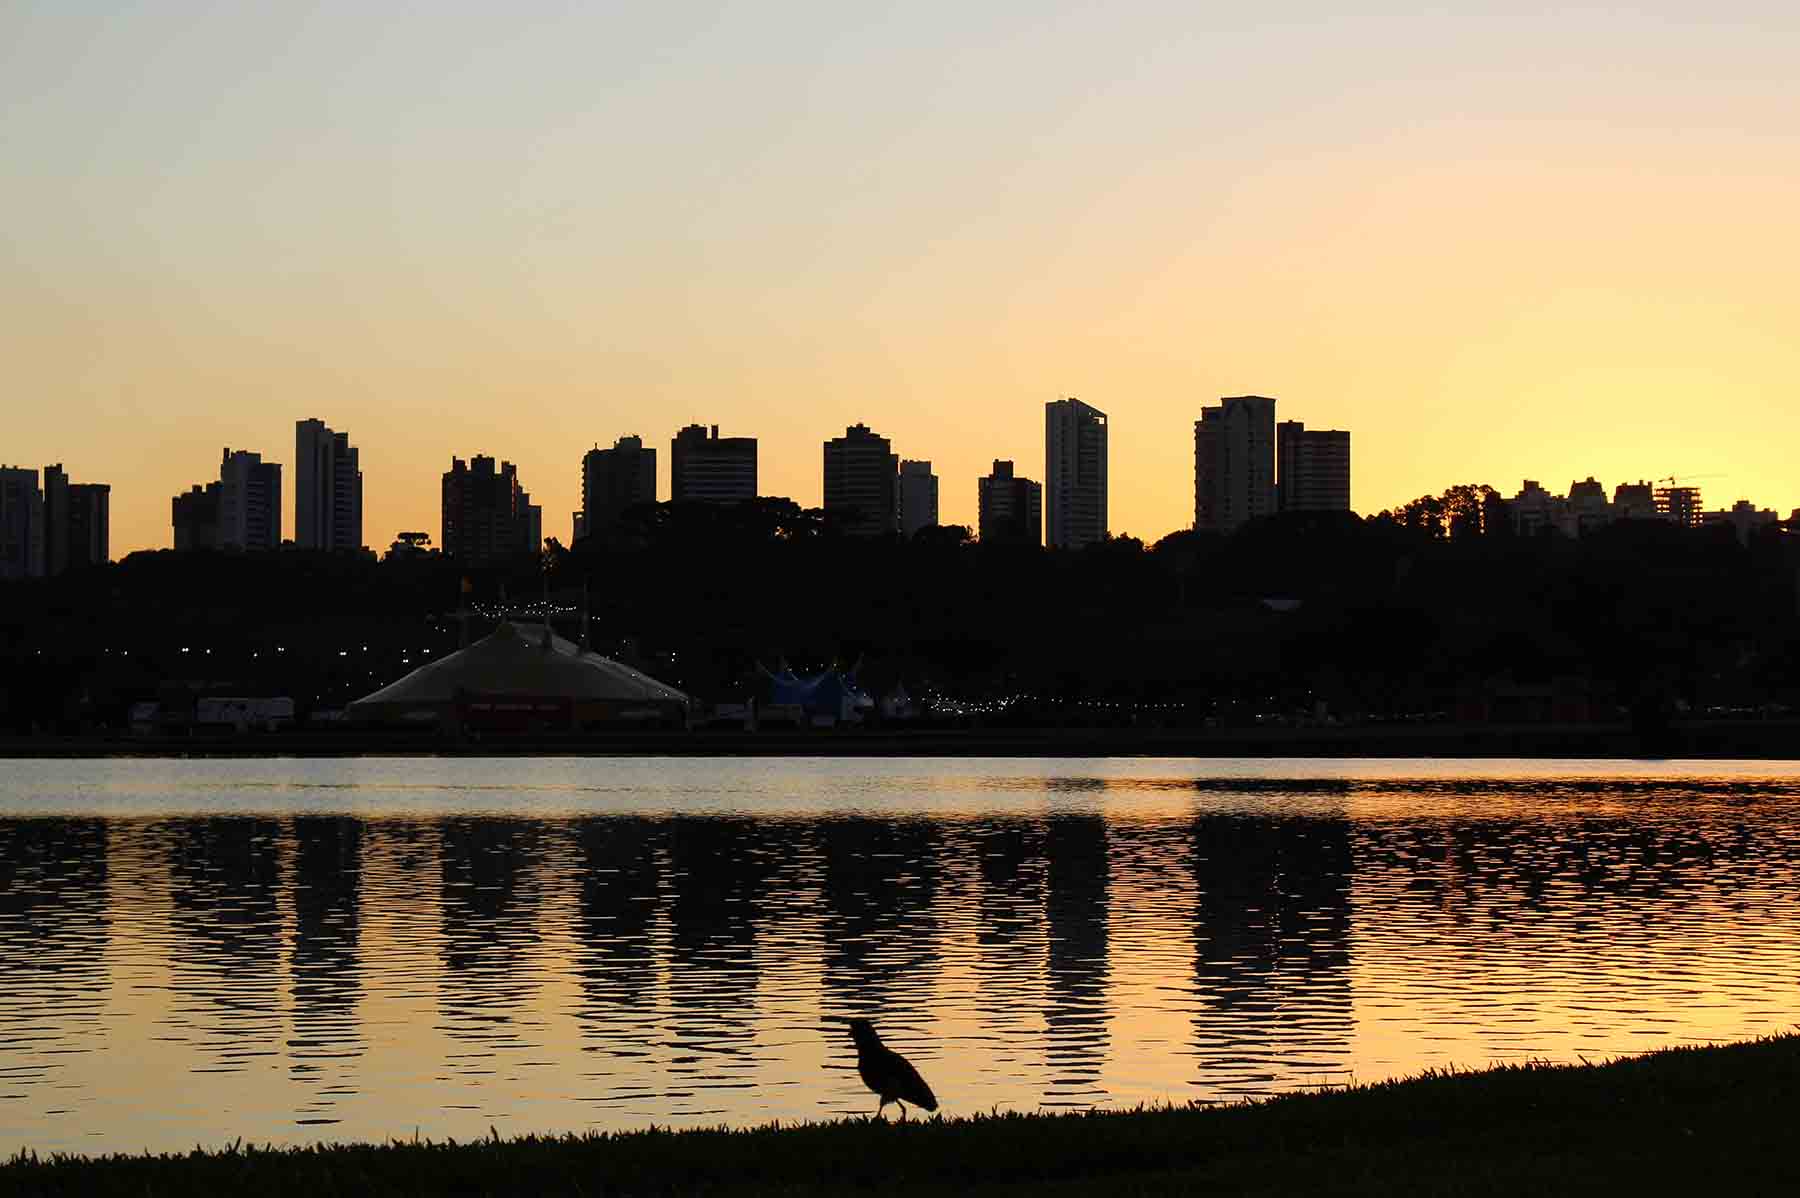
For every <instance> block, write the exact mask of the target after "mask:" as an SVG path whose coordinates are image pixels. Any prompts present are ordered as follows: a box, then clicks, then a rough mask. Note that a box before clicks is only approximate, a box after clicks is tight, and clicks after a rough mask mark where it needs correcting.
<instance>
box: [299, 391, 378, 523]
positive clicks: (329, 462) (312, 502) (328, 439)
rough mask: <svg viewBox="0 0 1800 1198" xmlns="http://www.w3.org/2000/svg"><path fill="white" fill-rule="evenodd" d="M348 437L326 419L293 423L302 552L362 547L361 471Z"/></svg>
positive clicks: (347, 434) (353, 447) (348, 435)
mask: <svg viewBox="0 0 1800 1198" xmlns="http://www.w3.org/2000/svg"><path fill="white" fill-rule="evenodd" d="M357 459H358V455H357V452H356V446H354V445H352V444H350V434H349V433H336V432H332V431H331V430H330V429H329V428H327V427H325V422H324V421H322V420H300V421H296V422H295V424H294V544H296V545H298V546H300V548H302V549H361V548H362V547H363V526H362V500H363V485H362V484H363V480H362V469H361V466H360V465H359V463H358V460H357Z"/></svg>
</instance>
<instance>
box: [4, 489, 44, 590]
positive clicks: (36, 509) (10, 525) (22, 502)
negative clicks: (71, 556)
mask: <svg viewBox="0 0 1800 1198" xmlns="http://www.w3.org/2000/svg"><path fill="white" fill-rule="evenodd" d="M43 576H44V495H43V492H41V491H39V490H38V472H37V471H36V470H27V469H25V468H23V467H20V466H0V578H42V577H43Z"/></svg>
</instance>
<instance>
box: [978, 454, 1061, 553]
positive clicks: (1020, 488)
mask: <svg viewBox="0 0 1800 1198" xmlns="http://www.w3.org/2000/svg"><path fill="white" fill-rule="evenodd" d="M976 488H977V502H978V507H977V511H978V514H979V523H978V525H977V534H978V535H979V536H980V537H981V540H982V543H983V544H1013V545H1041V544H1043V533H1042V528H1043V522H1044V489H1043V488H1042V487H1041V486H1039V485H1038V484H1037V483H1035V482H1033V481H1032V480H1031V479H1029V478H1016V477H1014V476H1013V464H1012V463H1011V462H1008V461H1002V460H1000V459H998V458H996V459H995V461H994V469H993V473H991V474H989V475H988V476H987V477H986V478H983V479H978V480H976Z"/></svg>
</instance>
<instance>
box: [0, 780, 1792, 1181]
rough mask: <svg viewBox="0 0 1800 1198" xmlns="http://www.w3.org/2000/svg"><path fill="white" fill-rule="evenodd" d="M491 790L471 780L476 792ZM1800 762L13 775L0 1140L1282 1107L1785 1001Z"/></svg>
mask: <svg viewBox="0 0 1800 1198" xmlns="http://www.w3.org/2000/svg"><path fill="white" fill-rule="evenodd" d="M471 795H475V796H479V797H478V798H475V799H471V798H470V796H471ZM1797 831H1800V775H1797V774H1796V773H1795V772H1793V771H1782V770H1780V769H1771V768H1769V767H1763V766H1756V767H1749V766H1724V767H1718V766H1709V767H1706V768H1705V769H1704V770H1701V769H1684V768H1683V767H1679V766H1668V765H1656V766H1647V765H1622V766H1599V765H1594V764H1592V763H1580V764H1577V765H1560V764H1548V763H1486V762H1484V763H1473V764H1467V765H1454V766H1452V765H1441V764H1432V763H1404V764H1401V763H1362V762H1353V763H1344V762H1332V763H1319V762H1268V763H1253V764H1252V763H1224V764H1223V765H1219V764H1216V763H1193V762H1179V763H1176V762H1129V761H1128V762H1116V761H1109V762H969V761H947V762H876V763H867V762H819V761H815V762H767V761H763V762H688V761H674V762H671V761H630V762H623V763H621V762H609V761H605V760H587V759H574V760H563V761H544V762H539V761H529V762H518V761H506V762H437V761H427V762H401V763H396V762H386V763H383V762H237V763H229V762H226V763H221V762H191V763H188V762H160V763H156V762H153V763H32V764H31V766H30V767H29V768H27V769H25V770H23V771H17V772H15V773H14V774H13V775H12V776H10V777H9V778H8V780H7V781H6V782H5V783H0V1049H4V1051H3V1052H0V1149H4V1150H8V1151H10V1150H12V1149H15V1148H18V1147H20V1146H25V1145H30V1146H33V1147H36V1148H38V1149H39V1150H40V1151H43V1150H47V1149H59V1148H61V1149H80V1150H87V1151H96V1150H113V1149H118V1150H130V1149H139V1148H159V1149H167V1148H181V1147H186V1146H191V1145H192V1144H194V1143H195V1142H202V1143H217V1142H220V1141H224V1140H229V1139H235V1138H236V1137H238V1136H240V1135H241V1136H244V1137H245V1138H246V1139H250V1140H255V1141H275V1142H306V1141H310V1140H316V1139H320V1138H327V1139H342V1138H358V1139H381V1138H384V1137H388V1136H396V1137H404V1136H410V1135H412V1134H413V1133H414V1131H415V1129H417V1131H418V1132H419V1133H420V1134H423V1135H427V1136H433V1137H440V1138H441V1137H443V1136H456V1137H458V1138H466V1137H470V1136H478V1135H483V1134H486V1133H487V1130H488V1128H489V1127H490V1126H492V1127H494V1128H496V1129H497V1130H499V1131H501V1132H502V1133H517V1132H523V1131H528V1130H536V1131H556V1130H571V1129H580V1128H587V1127H632V1126H644V1125H647V1124H649V1123H653V1122H654V1123H657V1124H664V1125H667V1124H678V1125H679V1124H715V1123H720V1122H730V1123H740V1124H741V1123H755V1122H764V1121H767V1120H769V1119H775V1118H779V1119H784V1120H785V1119H796V1118H820V1117H828V1116H832V1115H837V1114H843V1113H861V1112H864V1111H866V1110H867V1109H868V1108H869V1107H870V1106H871V1105H872V1104H871V1103H869V1102H868V1101H866V1095H865V1093H864V1091H863V1090H862V1088H861V1086H860V1084H859V1083H858V1082H857V1080H856V1078H855V1075H854V1071H853V1069H852V1068H851V1065H852V1057H851V1054H850V1052H849V1045H848V1039H847V1037H846V1036H845V1035H844V1033H843V1030H842V1027H841V1025H840V1024H837V1023H835V1022H834V1020H835V1019H838V1018H842V1017H846V1016H851V1015H867V1016H870V1017H872V1018H874V1019H876V1020H877V1022H878V1024H879V1026H880V1027H881V1028H882V1030H883V1033H884V1035H885V1036H886V1037H887V1038H888V1039H889V1041H890V1042H892V1043H894V1044H896V1045H897V1046H898V1047H900V1048H901V1049H902V1050H903V1051H905V1052H906V1053H907V1054H908V1055H909V1056H911V1057H912V1058H913V1059H914V1060H915V1062H916V1063H918V1064H919V1066H920V1068H921V1069H922V1070H923V1071H924V1073H925V1074H926V1076H927V1077H928V1078H929V1079H930V1080H931V1082H932V1084H933V1087H934V1088H935V1089H936V1090H937V1092H938V1094H939V1095H940V1097H941V1098H943V1099H944V1100H945V1105H946V1108H947V1109H949V1110H952V1111H964V1112H967V1111H973V1110H987V1109H990V1108H995V1107H1000V1108H1022V1109H1033V1108H1037V1107H1081V1106H1090V1105H1096V1104H1115V1105H1116V1104H1121V1103H1134V1102H1138V1101H1143V1100H1156V1099H1165V1098H1166V1099H1175V1100H1181V1099H1188V1098H1212V1099H1221V1098H1229V1097H1235V1096H1242V1095H1253V1094H1266V1093H1271V1092H1277V1091H1281V1090H1288V1089H1293V1088H1297V1087H1306V1086H1316V1085H1321V1084H1334V1083H1341V1082H1343V1081H1345V1080H1348V1079H1350V1078H1353V1077H1354V1078H1357V1079H1362V1080H1371V1079H1375V1078H1380V1077H1387V1076H1393V1075H1396V1074H1402V1073H1410V1072H1416V1071H1417V1070H1419V1069H1422V1068H1425V1067H1428V1066H1442V1065H1457V1066H1480V1065H1484V1064H1487V1063H1489V1062H1491V1061H1494V1060H1503V1059H1518V1058H1523V1057H1547V1058H1552V1059H1565V1060H1573V1059H1576V1058H1577V1057H1581V1056H1585V1057H1588V1058H1589V1059H1592V1058H1594V1057H1597V1056H1606V1055H1609V1054H1615V1053H1619V1052H1625V1051H1636V1050H1641V1049H1645V1048H1650V1047H1655V1046H1657V1045H1662V1044H1669V1043H1677V1042H1686V1041H1694V1040H1707V1039H1720V1038H1733V1037H1739V1036H1744V1035H1750V1034H1756V1033H1760V1032H1768V1031H1775V1030H1781V1029H1785V1028H1788V1027H1791V1026H1793V1024H1794V1023H1795V1021H1796V1016H1795V1009H1796V1002H1797V1000H1800V982H1796V978H1797V977H1800V969H1797V966H1800V935H1797V934H1800V885H1797V883H1800V869H1797V868H1796V866H1797V864H1800V860H1797V859H1800V837H1797V836H1796V832H1797Z"/></svg>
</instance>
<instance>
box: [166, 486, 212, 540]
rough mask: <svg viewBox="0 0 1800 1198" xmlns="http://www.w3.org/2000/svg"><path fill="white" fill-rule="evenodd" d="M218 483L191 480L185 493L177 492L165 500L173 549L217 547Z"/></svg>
mask: <svg viewBox="0 0 1800 1198" xmlns="http://www.w3.org/2000/svg"><path fill="white" fill-rule="evenodd" d="M219 489H220V488H219V484H218V483H207V484H206V485H205V486H204V487H202V486H201V485H200V484H199V483H195V484H194V486H193V489H192V490H190V491H188V492H187V493H186V494H182V495H177V496H175V498H174V499H173V500H171V501H170V503H169V523H170V524H171V525H173V526H174V530H175V548H176V549H179V550H183V551H186V550H189V549H217V548H218V547H219Z"/></svg>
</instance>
